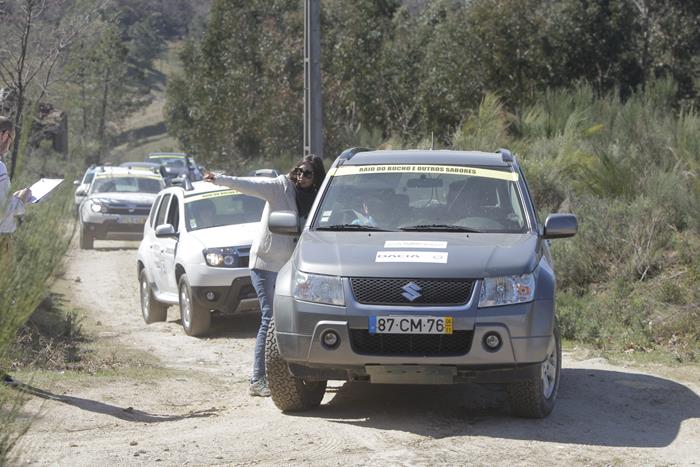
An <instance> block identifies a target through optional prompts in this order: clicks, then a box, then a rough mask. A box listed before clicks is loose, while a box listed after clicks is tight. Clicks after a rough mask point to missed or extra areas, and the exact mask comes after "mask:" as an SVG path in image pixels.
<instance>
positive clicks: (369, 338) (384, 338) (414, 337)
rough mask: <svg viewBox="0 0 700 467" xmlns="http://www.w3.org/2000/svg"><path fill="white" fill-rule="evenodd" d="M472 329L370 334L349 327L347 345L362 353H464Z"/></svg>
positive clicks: (453, 354) (416, 354) (439, 355)
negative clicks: (449, 332) (441, 332)
mask: <svg viewBox="0 0 700 467" xmlns="http://www.w3.org/2000/svg"><path fill="white" fill-rule="evenodd" d="M472 336H473V332H472V331H454V332H453V333H452V334H370V333H369V331H367V330H366V329H351V330H350V345H351V346H352V349H353V350H354V351H355V352H356V353H358V354H362V355H397V356H404V355H405V356H416V357H448V356H457V355H465V354H467V353H468V352H469V349H470V348H471V345H472Z"/></svg>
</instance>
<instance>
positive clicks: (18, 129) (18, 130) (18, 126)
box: [10, 86, 24, 180]
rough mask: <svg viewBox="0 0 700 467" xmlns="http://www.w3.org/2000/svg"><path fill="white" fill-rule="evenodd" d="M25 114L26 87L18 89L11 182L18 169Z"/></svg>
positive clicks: (11, 158) (11, 159) (11, 160)
mask: <svg viewBox="0 0 700 467" xmlns="http://www.w3.org/2000/svg"><path fill="white" fill-rule="evenodd" d="M23 112H24V87H22V86H18V88H17V110H16V112H15V122H14V125H15V140H14V142H13V143H12V155H11V157H10V164H11V165H10V180H12V179H14V177H15V170H16V168H17V156H18V155H19V143H20V140H21V139H22V114H23Z"/></svg>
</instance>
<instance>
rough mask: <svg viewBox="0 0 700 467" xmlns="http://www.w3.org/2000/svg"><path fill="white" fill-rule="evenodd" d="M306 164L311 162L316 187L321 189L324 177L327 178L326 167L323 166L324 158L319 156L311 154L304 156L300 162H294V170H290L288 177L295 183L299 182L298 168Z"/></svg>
mask: <svg viewBox="0 0 700 467" xmlns="http://www.w3.org/2000/svg"><path fill="white" fill-rule="evenodd" d="M304 164H311V166H312V167H313V169H314V182H313V184H314V188H315V189H317V190H318V189H319V188H320V187H321V183H323V179H324V178H326V168H325V167H324V166H323V159H321V158H320V157H318V156H314V155H313V154H309V155H308V156H304V158H303V159H301V160H300V161H299V162H297V163H296V164H294V167H292V170H290V171H289V174H288V177H289V179H290V180H291V181H292V182H294V183H295V184H296V183H297V181H298V179H299V174H298V173H297V168H299V167H301V166H303V165H304Z"/></svg>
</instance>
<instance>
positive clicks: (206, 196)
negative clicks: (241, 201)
mask: <svg viewBox="0 0 700 467" xmlns="http://www.w3.org/2000/svg"><path fill="white" fill-rule="evenodd" d="M240 194H241V192H240V191H236V190H221V191H210V192H209V193H202V194H201V195H193V196H186V197H185V203H191V202H192V201H199V200H202V199H210V198H219V197H220V196H231V195H240Z"/></svg>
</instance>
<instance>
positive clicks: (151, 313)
mask: <svg viewBox="0 0 700 467" xmlns="http://www.w3.org/2000/svg"><path fill="white" fill-rule="evenodd" d="M139 292H140V295H139V297H140V299H141V315H142V316H143V320H144V321H145V322H146V324H152V323H157V322H160V321H165V320H166V319H167V318H168V306H167V305H165V304H163V303H160V302H159V301H158V300H156V298H155V296H154V295H153V289H151V284H149V283H148V277H146V270H145V269H141V273H140V274H139Z"/></svg>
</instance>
